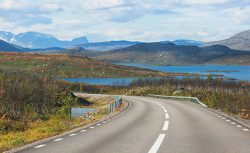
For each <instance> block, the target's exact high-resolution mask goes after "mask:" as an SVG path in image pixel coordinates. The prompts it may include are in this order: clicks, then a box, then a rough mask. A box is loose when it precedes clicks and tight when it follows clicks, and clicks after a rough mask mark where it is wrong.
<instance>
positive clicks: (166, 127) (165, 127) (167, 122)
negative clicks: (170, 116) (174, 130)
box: [162, 121, 169, 131]
mask: <svg viewBox="0 0 250 153" xmlns="http://www.w3.org/2000/svg"><path fill="white" fill-rule="evenodd" d="M168 124H169V121H165V123H164V125H163V128H162V130H163V131H167V130H168Z"/></svg>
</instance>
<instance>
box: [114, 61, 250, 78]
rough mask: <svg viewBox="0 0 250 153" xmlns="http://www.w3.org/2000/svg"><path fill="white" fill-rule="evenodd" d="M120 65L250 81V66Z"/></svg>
mask: <svg viewBox="0 0 250 153" xmlns="http://www.w3.org/2000/svg"><path fill="white" fill-rule="evenodd" d="M119 65H127V66H137V67H142V68H147V69H151V70H157V71H162V72H175V73H198V74H212V75H213V74H214V75H218V74H221V75H224V77H226V78H234V79H238V80H245V81H250V66H234V65H232V66H231V65H202V66H150V65H143V64H123V63H119Z"/></svg>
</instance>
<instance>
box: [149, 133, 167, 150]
mask: <svg viewBox="0 0 250 153" xmlns="http://www.w3.org/2000/svg"><path fill="white" fill-rule="evenodd" d="M164 138H165V134H160V135H159V137H158V138H157V140H156V141H155V143H154V145H153V146H152V147H151V149H150V150H149V152H148V153H157V151H158V150H159V148H160V146H161V144H162V141H163V140H164Z"/></svg>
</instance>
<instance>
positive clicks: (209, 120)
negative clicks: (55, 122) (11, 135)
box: [21, 96, 250, 153]
mask: <svg viewBox="0 0 250 153" xmlns="http://www.w3.org/2000/svg"><path fill="white" fill-rule="evenodd" d="M124 98H125V99H127V100H128V101H129V103H130V107H129V108H128V109H127V111H125V112H124V113H121V114H120V115H118V116H116V117H114V118H113V119H111V120H107V121H104V122H101V123H100V124H97V125H95V126H93V127H90V128H88V129H85V130H82V131H79V132H76V133H73V134H70V135H68V136H65V137H62V138H58V139H55V140H53V141H49V142H47V143H45V144H41V145H38V146H35V147H33V148H30V149H27V150H23V151H21V152H22V153H156V152H158V153H250V132H249V129H247V128H244V127H243V126H242V125H240V124H238V123H236V122H233V121H231V120H230V119H227V118H226V117H223V116H219V115H217V114H214V113H213V112H210V111H208V110H207V109H204V108H201V107H199V106H198V105H195V104H192V103H188V102H176V101H169V100H163V99H155V98H148V97H127V96H126V97H124Z"/></svg>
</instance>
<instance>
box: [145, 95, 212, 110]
mask: <svg viewBox="0 0 250 153" xmlns="http://www.w3.org/2000/svg"><path fill="white" fill-rule="evenodd" d="M148 96H150V97H156V98H162V99H171V100H178V101H189V102H193V103H196V104H199V105H201V106H202V107H206V108H207V105H205V104H204V103H202V102H201V101H200V100H199V99H198V98H197V97H184V96H164V95H153V94H148Z"/></svg>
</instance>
